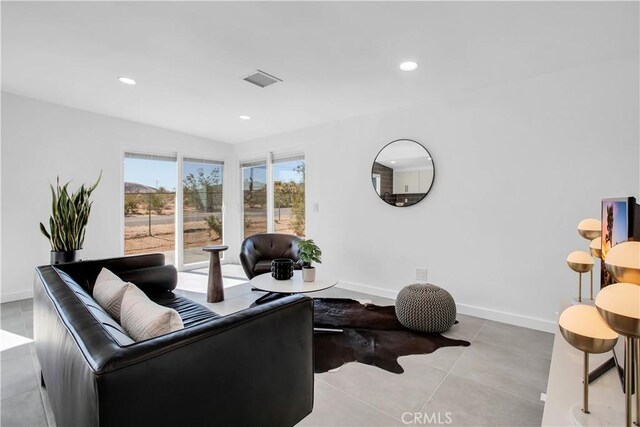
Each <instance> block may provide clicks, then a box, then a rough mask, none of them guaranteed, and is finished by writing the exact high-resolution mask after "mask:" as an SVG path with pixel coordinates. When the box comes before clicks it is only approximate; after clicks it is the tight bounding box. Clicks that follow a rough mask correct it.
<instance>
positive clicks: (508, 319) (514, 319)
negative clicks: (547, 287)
mask: <svg viewBox="0 0 640 427" xmlns="http://www.w3.org/2000/svg"><path fill="white" fill-rule="evenodd" d="M337 287H338V288H342V289H347V290H350V291H355V292H362V293H363V294H370V295H375V296H378V297H384V298H389V299H396V297H397V296H398V291H392V290H389V289H382V288H377V287H375V286H368V285H362V284H359V283H352V282H344V281H340V282H339V283H338V285H337ZM456 307H457V309H458V313H461V314H466V315H469V316H475V317H480V318H482V319H487V320H494V321H496V322H502V323H508V324H510V325H515V326H522V327H524V328H529V329H535V330H538V331H544V332H551V333H555V331H556V322H554V321H551V320H545V319H540V318H537V317H529V316H523V315H521V314H515V313H509V312H506V311H499V310H493V309H490V308H483V307H476V306H473V305H467V304H456Z"/></svg>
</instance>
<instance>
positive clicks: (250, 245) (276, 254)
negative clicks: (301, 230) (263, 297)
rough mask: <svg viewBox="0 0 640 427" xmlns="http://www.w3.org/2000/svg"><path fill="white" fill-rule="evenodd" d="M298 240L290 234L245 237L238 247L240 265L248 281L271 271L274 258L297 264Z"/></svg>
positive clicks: (297, 268) (298, 266) (295, 265)
mask: <svg viewBox="0 0 640 427" xmlns="http://www.w3.org/2000/svg"><path fill="white" fill-rule="evenodd" d="M299 241H300V238H299V237H297V236H294V235H292V234H279V233H264V234H255V235H253V236H250V237H247V238H246V239H244V241H243V242H242V245H240V263H241V264H242V269H243V270H244V272H245V274H246V275H247V277H248V278H249V279H253V278H254V277H255V276H258V275H260V274H263V273H269V272H270V271H271V261H273V260H274V259H276V258H288V259H290V260H292V261H293V262H294V268H295V269H296V270H300V269H301V268H302V267H301V266H300V265H299V264H297V262H298V261H299V258H298V252H299V249H298V242H299Z"/></svg>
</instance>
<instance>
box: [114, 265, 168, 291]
mask: <svg viewBox="0 0 640 427" xmlns="http://www.w3.org/2000/svg"><path fill="white" fill-rule="evenodd" d="M118 277H120V278H121V279H122V280H124V281H125V282H131V283H135V285H136V286H137V287H138V288H140V289H142V290H143V291H144V293H145V294H147V295H149V294H153V293H158V292H164V291H172V290H174V289H175V288H176V285H177V284H178V271H177V270H176V268H175V267H174V266H173V265H162V266H157V267H147V268H139V269H136V270H126V271H121V272H118Z"/></svg>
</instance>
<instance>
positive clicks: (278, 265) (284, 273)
mask: <svg viewBox="0 0 640 427" xmlns="http://www.w3.org/2000/svg"><path fill="white" fill-rule="evenodd" d="M271 277H273V278H274V279H276V280H289V279H291V278H292V277H293V261H292V260H290V259H287V258H277V259H274V260H273V261H271Z"/></svg>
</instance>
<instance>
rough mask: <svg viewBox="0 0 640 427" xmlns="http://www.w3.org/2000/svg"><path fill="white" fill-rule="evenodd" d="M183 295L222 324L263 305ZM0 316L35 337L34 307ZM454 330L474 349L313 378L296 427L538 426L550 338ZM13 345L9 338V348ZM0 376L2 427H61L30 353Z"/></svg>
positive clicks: (6, 307)
mask: <svg viewBox="0 0 640 427" xmlns="http://www.w3.org/2000/svg"><path fill="white" fill-rule="evenodd" d="M196 276H199V277H200V278H201V279H200V280H204V281H206V276H204V275H192V279H193V280H196V279H195V277H196ZM190 289H193V288H192V287H190ZM177 292H179V293H181V294H183V295H185V296H188V297H190V298H193V299H194V300H197V301H198V302H200V303H204V304H205V305H207V306H209V307H211V309H212V310H213V311H216V312H218V313H220V314H229V313H232V312H235V311H238V310H242V309H244V308H246V307H248V306H249V305H250V304H251V303H252V302H253V301H254V300H255V299H256V298H258V297H259V296H261V295H262V293H260V292H251V291H250V290H249V288H248V286H247V287H245V288H244V289H243V290H242V292H238V291H236V292H235V293H234V296H233V297H230V298H227V299H226V300H225V301H223V302H221V303H217V304H207V303H206V302H205V295H204V294H203V293H201V292H196V291H194V290H186V289H185V290H178V291H177ZM314 296H316V297H319V296H331V297H351V298H357V299H367V300H371V301H372V302H374V303H376V304H380V305H387V304H393V301H391V300H388V299H385V298H379V297H375V296H370V295H366V294H359V293H357V292H351V291H347V290H343V289H338V288H333V289H328V290H326V291H322V292H318V293H316V294H314ZM0 311H1V323H0V328H1V329H2V330H4V331H7V332H10V333H13V334H16V335H18V336H21V337H27V338H32V337H33V316H32V314H33V304H32V300H23V301H17V302H11V303H6V304H2V305H1V306H0ZM458 320H459V321H460V323H459V324H458V325H454V326H453V328H452V329H451V330H450V331H449V332H447V333H446V334H445V335H447V336H449V337H452V338H460V339H466V340H469V341H471V346H470V347H448V348H441V349H439V350H437V351H436V352H435V353H432V354H428V355H412V356H404V357H401V358H400V359H399V362H400V364H401V365H402V366H403V368H404V369H405V373H403V374H400V375H397V374H392V373H389V372H386V371H383V370H381V369H378V368H375V367H372V366H368V365H362V364H358V363H349V364H347V365H344V366H343V367H341V368H340V369H338V370H337V371H336V372H327V373H323V374H316V381H315V407H314V410H313V412H312V413H311V414H310V415H309V416H308V417H307V418H305V419H304V420H303V421H302V422H301V423H300V424H299V425H300V426H402V425H429V424H436V423H441V424H449V425H473V426H539V425H540V423H541V420H542V412H543V409H544V406H543V404H542V403H541V402H540V393H542V392H544V391H545V389H546V385H547V377H548V374H549V365H550V359H551V352H552V346H553V335H552V334H548V333H544V332H539V331H534V330H530V329H525V328H520V327H515V326H511V325H507V324H503V323H498V322H493V321H488V320H483V319H479V318H476V317H470V316H465V315H458ZM11 337H12V336H7V335H6V333H5V332H3V336H2V339H3V341H5V342H8V340H9V339H10V338H11ZM13 338H15V337H13ZM3 347H4V345H3ZM0 375H1V377H0V384H1V392H0V394H1V397H2V399H1V403H0V412H1V420H0V423H1V425H2V426H3V427H10V426H29V427H37V426H47V425H48V426H53V425H55V421H54V419H53V416H52V414H51V410H50V408H49V404H48V397H47V394H46V391H45V390H42V389H41V388H40V387H39V377H38V375H39V365H38V361H37V358H36V356H35V350H34V348H33V343H26V344H22V345H18V346H16V347H13V348H10V349H7V350H4V351H2V352H1V359H0ZM448 421H449V422H448Z"/></svg>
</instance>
